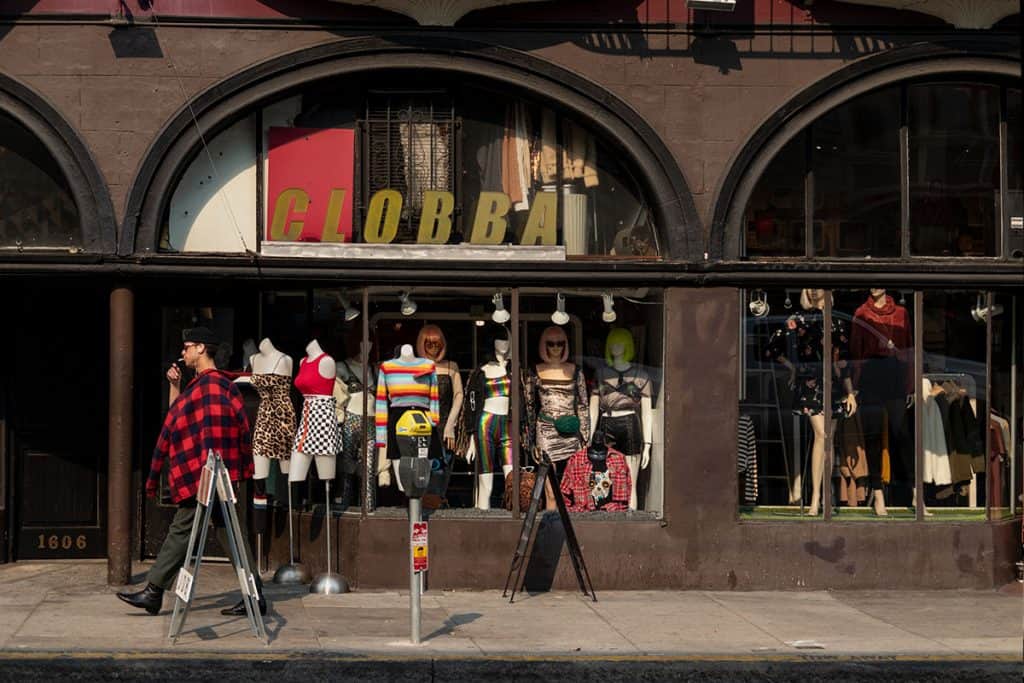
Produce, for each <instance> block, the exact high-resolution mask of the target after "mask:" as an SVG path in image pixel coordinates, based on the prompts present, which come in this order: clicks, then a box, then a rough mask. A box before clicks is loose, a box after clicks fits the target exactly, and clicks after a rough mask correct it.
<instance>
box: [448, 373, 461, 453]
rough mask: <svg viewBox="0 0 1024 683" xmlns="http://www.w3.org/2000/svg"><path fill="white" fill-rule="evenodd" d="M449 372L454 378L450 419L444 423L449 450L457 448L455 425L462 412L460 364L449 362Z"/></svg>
mask: <svg viewBox="0 0 1024 683" xmlns="http://www.w3.org/2000/svg"><path fill="white" fill-rule="evenodd" d="M448 372H449V375H450V376H451V378H452V411H451V412H450V413H448V421H447V422H446V423H445V425H444V445H445V446H446V447H447V448H448V450H453V449H454V448H455V426H456V425H457V424H459V416H460V415H461V414H462V393H463V392H462V377H461V376H460V375H459V366H458V365H456V364H455V363H454V362H452V363H449V364H448Z"/></svg>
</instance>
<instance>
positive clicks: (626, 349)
mask: <svg viewBox="0 0 1024 683" xmlns="http://www.w3.org/2000/svg"><path fill="white" fill-rule="evenodd" d="M614 344H622V360H624V361H626V362H627V363H629V362H632V360H633V359H634V358H636V346H635V345H634V344H633V335H632V333H631V332H630V331H629V330H627V329H626V328H625V327H613V328H612V329H611V330H610V331H609V332H608V339H607V340H605V343H604V360H605V362H606V363H607V364H608V365H611V364H612V362H613V360H614V359H613V358H612V346H613V345H614Z"/></svg>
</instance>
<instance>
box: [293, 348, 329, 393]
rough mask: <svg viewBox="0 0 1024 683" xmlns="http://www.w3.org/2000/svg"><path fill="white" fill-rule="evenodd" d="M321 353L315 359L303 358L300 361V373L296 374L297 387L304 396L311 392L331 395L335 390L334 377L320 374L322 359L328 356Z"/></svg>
mask: <svg viewBox="0 0 1024 683" xmlns="http://www.w3.org/2000/svg"><path fill="white" fill-rule="evenodd" d="M326 355H327V354H326V353H321V354H320V355H319V356H317V357H316V358H314V359H313V360H309V359H308V358H303V359H302V360H300V361H299V374H298V375H296V376H295V388H296V389H298V390H299V391H300V392H301V393H302V394H303V395H304V396H307V395H309V394H313V395H319V396H330V395H331V394H332V393H333V390H334V378H333V377H322V376H321V375H320V361H321V360H322V359H323V357H324V356H326Z"/></svg>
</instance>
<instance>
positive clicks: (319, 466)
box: [316, 455, 338, 480]
mask: <svg viewBox="0 0 1024 683" xmlns="http://www.w3.org/2000/svg"><path fill="white" fill-rule="evenodd" d="M337 470H338V458H337V456H335V455H318V456H316V476H317V477H319V478H320V479H321V480H324V479H334V475H335V474H336V473H337Z"/></svg>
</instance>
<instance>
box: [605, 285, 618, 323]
mask: <svg viewBox="0 0 1024 683" xmlns="http://www.w3.org/2000/svg"><path fill="white" fill-rule="evenodd" d="M601 299H603V301H604V312H603V313H602V314H601V320H603V321H605V322H606V323H613V322H615V319H616V318H617V317H618V316H617V315H615V302H614V301H613V299H612V295H611V293H609V292H605V293H604V294H602V295H601Z"/></svg>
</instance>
